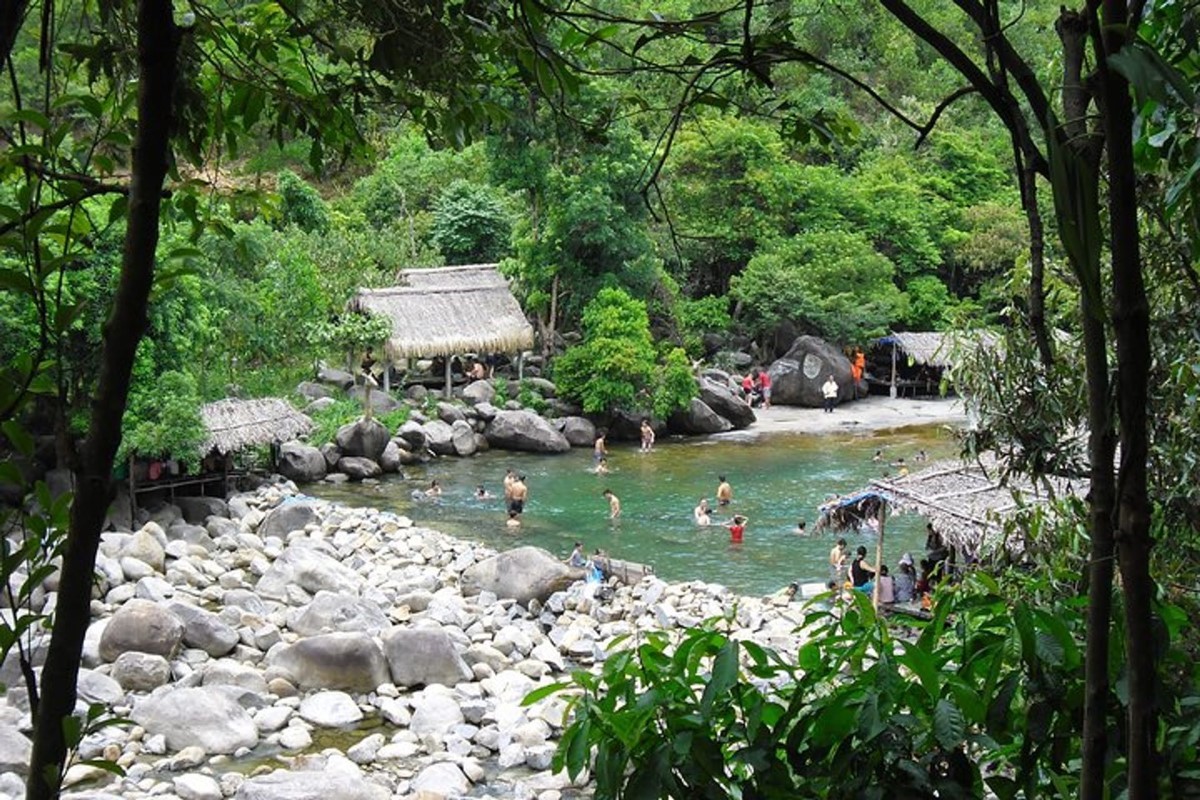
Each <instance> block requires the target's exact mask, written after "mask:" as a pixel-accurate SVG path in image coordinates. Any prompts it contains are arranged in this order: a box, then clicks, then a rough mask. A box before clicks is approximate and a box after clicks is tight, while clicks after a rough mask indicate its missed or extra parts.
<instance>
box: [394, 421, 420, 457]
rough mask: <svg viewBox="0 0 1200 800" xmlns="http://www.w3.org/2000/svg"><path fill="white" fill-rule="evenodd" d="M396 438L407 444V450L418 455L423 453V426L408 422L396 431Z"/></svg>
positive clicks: (415, 422)
mask: <svg viewBox="0 0 1200 800" xmlns="http://www.w3.org/2000/svg"><path fill="white" fill-rule="evenodd" d="M396 436H397V438H400V439H403V440H404V441H406V442H408V449H409V450H413V451H415V452H418V453H423V452H425V426H423V425H422V424H421V423H419V422H417V421H416V420H412V419H410V420H408V421H407V422H405V423H404V424H403V425H401V426H400V429H399V430H398V431H396Z"/></svg>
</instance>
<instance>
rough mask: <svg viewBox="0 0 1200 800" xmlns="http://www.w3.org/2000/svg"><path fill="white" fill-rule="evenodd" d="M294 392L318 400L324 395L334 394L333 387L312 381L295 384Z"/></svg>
mask: <svg viewBox="0 0 1200 800" xmlns="http://www.w3.org/2000/svg"><path fill="white" fill-rule="evenodd" d="M351 380H353V379H351ZM296 394H298V395H300V396H301V397H303V398H304V399H305V400H320V399H322V398H325V397H334V396H335V392H334V391H333V389H330V388H329V387H328V386H325V385H323V384H320V383H315V382H313V381H300V383H298V384H296Z"/></svg>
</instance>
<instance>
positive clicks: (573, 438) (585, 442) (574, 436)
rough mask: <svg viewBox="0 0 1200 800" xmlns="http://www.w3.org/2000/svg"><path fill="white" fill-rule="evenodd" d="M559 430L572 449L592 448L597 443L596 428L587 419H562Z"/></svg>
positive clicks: (559, 421)
mask: <svg viewBox="0 0 1200 800" xmlns="http://www.w3.org/2000/svg"><path fill="white" fill-rule="evenodd" d="M557 422H558V425H559V430H561V431H562V435H563V436H564V437H566V440H567V442H568V443H570V445H571V447H591V446H592V444H593V443H595V441H596V426H595V425H593V424H592V421H591V420H590V419H588V418H587V417H562V418H560V419H559V420H558V421H557Z"/></svg>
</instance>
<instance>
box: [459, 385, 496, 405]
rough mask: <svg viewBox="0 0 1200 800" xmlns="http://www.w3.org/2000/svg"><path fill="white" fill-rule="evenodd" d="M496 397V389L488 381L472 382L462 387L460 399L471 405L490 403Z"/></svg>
mask: <svg viewBox="0 0 1200 800" xmlns="http://www.w3.org/2000/svg"><path fill="white" fill-rule="evenodd" d="M495 397H496V387H495V386H492V384H491V382H490V381H474V382H473V383H468V384H467V385H466V386H464V387H463V390H462V398H463V401H464V402H467V403H469V404H471V405H473V406H474V405H478V404H479V403H490V402H492V400H493V399H494V398H495Z"/></svg>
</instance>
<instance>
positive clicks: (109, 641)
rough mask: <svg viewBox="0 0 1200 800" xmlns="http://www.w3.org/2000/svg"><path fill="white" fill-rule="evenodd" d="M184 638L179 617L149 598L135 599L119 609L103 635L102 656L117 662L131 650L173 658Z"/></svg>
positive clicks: (101, 639) (101, 641) (101, 637)
mask: <svg viewBox="0 0 1200 800" xmlns="http://www.w3.org/2000/svg"><path fill="white" fill-rule="evenodd" d="M182 641H183V623H182V622H180V621H179V618H178V617H176V616H175V615H174V614H172V613H171V612H170V611H167V610H166V609H165V608H162V607H161V606H159V605H158V604H157V603H152V602H150V601H149V600H141V599H138V598H134V599H133V600H130V601H129V602H127V603H125V605H123V606H121V607H120V608H119V609H117V613H115V614H113V615H112V618H111V619H110V620H109V621H108V625H106V626H105V628H104V633H103V634H101V636H100V658H102V659H103V660H105V661H116V660H117V657H118V656H120V655H121V654H122V653H127V652H130V651H134V652H138V653H152V654H154V655H160V656H165V657H167V658H170V657H171V656H172V655H174V653H175V651H176V650H177V649H178V648H179V643H180V642H182Z"/></svg>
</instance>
